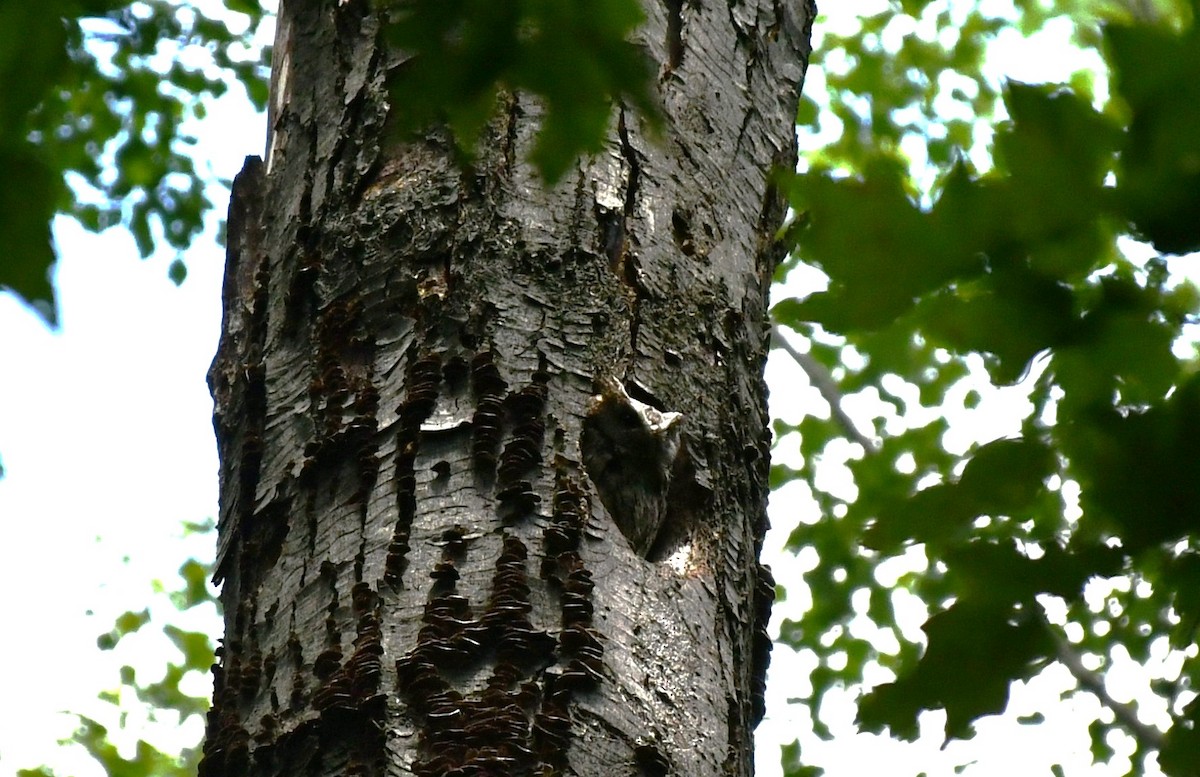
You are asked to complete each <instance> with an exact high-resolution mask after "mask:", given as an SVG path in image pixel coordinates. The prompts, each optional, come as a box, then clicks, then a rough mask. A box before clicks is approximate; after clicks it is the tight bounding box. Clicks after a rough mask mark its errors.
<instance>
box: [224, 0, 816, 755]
mask: <svg viewBox="0 0 1200 777" xmlns="http://www.w3.org/2000/svg"><path fill="white" fill-rule="evenodd" d="M363 8H364V4H363V3H362V2H360V1H358V0H350V2H345V3H342V2H333V0H323V1H322V2H315V1H313V0H305V1H301V0H291V1H290V2H284V3H283V4H282V7H281V9H280V12H279V34H278V38H277V45H276V48H275V62H274V73H273V78H272V83H273V86H272V90H273V95H272V100H271V102H272V107H273V116H272V119H271V124H272V127H271V132H270V135H269V139H268V153H267V161H266V162H265V163H264V162H260V161H259V160H258V159H257V158H251V159H248V160H247V164H246V167H245V169H244V170H243V171H242V173H241V174H240V175H239V176H238V178H237V180H236V181H235V184H234V192H233V198H232V201H231V205H230V216H229V241H228V245H229V250H228V266H227V268H226V280H225V291H224V305H225V320H224V326H223V333H222V339H221V344H220V348H219V350H218V353H217V357H216V359H215V361H214V363H213V368H212V371H211V374H210V383H211V385H212V389H213V395H214V398H215V402H216V411H215V426H216V429H217V436H218V440H219V448H220V456H221V512H220V523H219V526H220V550H219V553H218V565H217V576H218V578H221V579H223V580H224V587H223V589H222V593H221V599H222V602H223V604H224V609H225V624H226V636H225V640H224V644H223V647H222V649H221V651H220V664H219V666H218V667H216V668H215V669H214V672H215V675H216V688H215V694H214V701H213V708H212V711H211V713H210V716H209V723H208V736H207V740H206V744H205V749H204V754H205V755H204V761H203V763H202V765H201V774H202V775H204V777H216V776H217V775H230V776H231V775H289V776H290V775H297V774H312V775H327V774H371V775H382V774H409V773H413V774H416V775H422V776H423V777H434V776H435V775H436V776H439V777H440V776H442V775H559V774H578V775H604V776H605V777H609V776H610V775H637V774H643V775H666V774H677V775H687V776H688V777H691V776H693V775H696V776H700V777H704V776H705V775H747V774H750V773H751V772H752V729H753V725H754V723H755V722H756V721H757V719H758V718H759V717H760V716H761V714H762V684H763V677H764V672H765V668H766V661H767V656H768V652H769V649H770V642H769V640H768V639H767V637H766V631H765V628H766V618H767V614H768V611H769V608H770V600H771V597H772V592H773V588H772V584H771V582H770V577H769V574H767V573H766V572H765V570H763V569H761V568H760V567H759V565H758V563H757V556H758V550H759V545H760V543H761V540H762V536H763V532H764V530H765V509H764V508H765V501H766V496H767V473H768V444H769V433H768V424H767V421H768V419H767V413H766V404H765V388H764V384H763V379H762V368H763V362H764V357H765V349H766V345H767V330H766V327H765V322H766V320H765V308H766V295H767V290H768V286H769V284H770V282H771V276H772V271H773V268H774V266H775V262H776V261H777V260H778V259H779V258H780V247H779V245H778V243H777V242H776V240H775V237H774V236H775V233H776V230H777V229H778V227H779V225H780V223H781V220H782V217H783V214H784V207H785V206H784V203H783V200H782V197H781V196H780V195H779V193H778V192H776V191H775V189H774V188H773V187H772V185H771V179H770V177H769V171H770V169H771V168H772V166H780V167H782V168H785V169H786V168H788V167H790V166H791V165H792V164H793V162H794V154H795V145H794V129H793V123H794V116H795V110H796V101H797V98H798V93H799V82H800V80H801V77H802V74H803V66H804V62H805V61H806V56H805V55H806V52H807V40H808V26H809V24H810V21H811V14H812V9H811V8H804V7H800V6H798V5H797V4H794V3H784V2H782V0H774V1H772V0H741V1H740V2H738V1H737V0H729V2H728V3H726V2H720V3H718V2H714V1H713V0H703V2H701V1H700V0H696V1H694V2H688V3H684V2H682V0H666V1H665V2H661V3H660V2H651V3H649V4H648V8H647V13H648V15H649V22H648V24H647V25H646V27H645V28H644V30H643V31H642V32H641V35H642V36H643V38H642V42H643V43H644V44H645V45H646V47H647V49H648V50H649V51H650V52H651V54H652V55H653V56H655V57H656V59H657V61H658V62H659V63H661V69H660V75H661V78H660V89H661V93H662V99H663V103H664V106H665V111H666V115H667V118H668V132H667V135H666V137H665V138H664V139H662V140H659V141H654V140H650V139H648V138H647V136H646V135H645V134H644V133H643V132H642V131H641V129H640V128H639V125H638V122H637V120H636V117H634V116H632V115H630V114H628V113H626V112H623V111H620V110H617V111H616V115H615V117H614V120H613V126H612V133H611V137H610V142H609V145H608V150H607V152H606V153H603V154H601V155H599V156H597V157H596V158H593V159H590V160H584V161H583V162H581V163H580V164H579V166H578V168H577V170H576V171H575V172H574V173H573V174H569V175H568V179H569V180H567V181H566V182H564V183H563V184H561V185H559V186H557V187H554V188H551V189H547V188H546V187H544V186H543V185H542V184H541V183H540V182H539V180H538V178H537V175H536V173H535V172H534V170H533V169H532V168H531V167H530V166H529V165H528V164H527V162H526V152H527V150H528V148H529V146H530V144H531V141H532V138H533V135H534V133H535V131H536V129H537V127H538V122H539V113H540V111H539V107H538V106H537V105H536V104H534V103H533V102H532V101H530V100H529V99H527V98H525V97H523V96H521V95H517V96H510V97H507V98H505V100H504V101H503V105H502V106H501V108H500V113H499V115H498V118H497V119H496V120H495V121H493V123H492V124H491V125H490V129H489V131H488V134H487V136H486V137H485V138H484V140H483V142H482V145H481V147H480V149H479V153H478V157H477V158H476V159H475V160H474V163H473V167H471V168H470V169H469V170H464V169H463V168H462V167H461V166H459V165H458V163H457V162H456V159H455V154H454V152H453V149H452V144H451V143H450V141H449V140H448V138H447V137H446V136H445V134H444V133H443V132H440V131H431V132H429V133H428V134H427V135H426V136H425V137H424V139H423V140H421V141H417V142H410V141H406V142H403V143H401V142H399V141H397V140H396V139H395V136H394V134H389V132H388V129H387V126H388V121H387V114H388V94H387V75H388V70H389V67H391V66H392V65H394V64H395V63H396V62H397V61H399V55H397V54H395V53H394V52H389V51H388V50H387V49H386V48H384V47H383V45H382V44H381V42H380V40H379V36H378V31H379V29H378V22H377V21H376V19H375V18H374V17H372V16H371V15H370V14H369V13H366V12H365V11H364V10H363ZM677 414H678V415H677Z"/></svg>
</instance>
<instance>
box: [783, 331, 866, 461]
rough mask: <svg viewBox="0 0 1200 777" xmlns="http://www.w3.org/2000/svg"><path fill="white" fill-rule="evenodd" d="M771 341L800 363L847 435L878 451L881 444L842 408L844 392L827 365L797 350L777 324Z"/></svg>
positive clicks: (864, 447) (834, 418) (864, 448)
mask: <svg viewBox="0 0 1200 777" xmlns="http://www.w3.org/2000/svg"><path fill="white" fill-rule="evenodd" d="M771 343H772V344H773V345H774V346H776V347H777V348H780V349H782V350H783V351H784V352H786V353H787V355H788V356H791V357H792V358H793V359H794V360H795V361H796V364H799V365H800V369H802V370H804V374H805V375H807V376H808V382H809V383H811V384H812V385H813V387H814V388H815V389H816V390H817V391H819V392H820V393H821V397H822V398H823V399H824V400H825V401H826V402H828V403H829V413H830V415H831V416H832V417H833V420H834V421H836V422H837V424H838V426H840V427H842V431H844V432H845V433H846V436H847V437H849V438H850V439H851V440H853V441H854V442H856V443H858V444H859V445H861V446H862V447H863V450H864V451H866V452H867V453H875V452H877V451H878V450H879V445H878V444H877V443H876V442H875V441H874V440H872V439H871V438H869V437H867V436H866V435H865V434H863V433H862V432H860V431H859V430H858V427H857V426H855V425H854V421H852V420H851V419H850V416H848V415H846V411H845V410H843V409H842V392H841V391H839V390H838V386H837V382H836V381H834V379H833V376H831V375H830V374H829V370H827V369H825V365H823V364H821V363H820V362H819V361H817V360H816V359H814V358H813V357H812V355H811V354H807V353H801V352H800V351H797V350H796V348H795V347H794V346H793V345H792V344H791V343H789V342H788V341H787V338H786V337H784V336H783V333H782V332H780V331H779V327H777V326H773V327H771Z"/></svg>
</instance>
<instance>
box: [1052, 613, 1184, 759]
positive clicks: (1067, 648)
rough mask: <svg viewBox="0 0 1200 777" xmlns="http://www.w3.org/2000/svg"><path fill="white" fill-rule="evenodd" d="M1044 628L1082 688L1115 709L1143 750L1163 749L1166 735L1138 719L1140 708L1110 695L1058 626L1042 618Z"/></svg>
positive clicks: (1100, 679)
mask: <svg viewBox="0 0 1200 777" xmlns="http://www.w3.org/2000/svg"><path fill="white" fill-rule="evenodd" d="M1041 620H1042V625H1043V626H1045V627H1046V631H1047V632H1049V634H1050V638H1051V639H1052V640H1054V652H1055V653H1056V654H1057V656H1058V660H1059V662H1061V663H1062V665H1063V666H1065V667H1066V668H1067V671H1069V672H1070V673H1071V676H1073V677H1074V678H1075V680H1076V682H1078V683H1079V686H1080V687H1081V688H1083V689H1084V690H1085V691H1089V692H1090V693H1092V694H1093V695H1094V696H1095V697H1096V698H1097V699H1099V700H1100V703H1101V704H1103V705H1104V706H1105V707H1108V708H1109V709H1110V710H1112V713H1113V716H1114V717H1116V719H1117V723H1119V724H1120V725H1121V726H1122V727H1123V728H1124V729H1125V730H1127V731H1128V732H1129V733H1130V734H1132V735H1133V736H1134V738H1135V739H1137V741H1138V742H1139V744H1141V746H1142V747H1143V748H1146V749H1148V750H1161V749H1162V745H1163V736H1164V735H1163V732H1162V731H1159V730H1158V729H1157V728H1155V727H1154V726H1150V725H1147V724H1145V723H1143V722H1142V721H1141V720H1140V719H1139V718H1138V716H1137V705H1136V704H1126V703H1124V702H1119V701H1117V700H1116V699H1114V698H1113V697H1112V696H1110V695H1109V693H1108V689H1106V688H1105V687H1104V678H1103V677H1102V676H1101V675H1100V674H1099V673H1097V672H1093V671H1092V670H1090V669H1088V668H1087V667H1086V666H1084V665H1083V659H1082V658H1081V657H1080V655H1079V652H1078V651H1077V650H1076V649H1075V647H1074V646H1073V645H1072V644H1071V643H1070V642H1068V641H1067V639H1066V637H1064V636H1063V635H1062V634H1061V633H1059V630H1058V628H1057V627H1055V626H1054V624H1052V623H1050V621H1048V620H1046V618H1045V616H1042V618H1041Z"/></svg>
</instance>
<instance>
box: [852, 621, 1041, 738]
mask: <svg viewBox="0 0 1200 777" xmlns="http://www.w3.org/2000/svg"><path fill="white" fill-rule="evenodd" d="M922 630H923V631H924V632H925V633H926V635H927V636H928V639H929V643H928V648H927V649H926V651H925V655H924V656H922V657H921V661H920V663H919V664H918V665H917V668H916V670H915V671H914V672H912V673H910V674H907V675H905V676H902V677H901V678H900V679H899V680H897V681H896V682H895V683H886V684H884V685H880V686H877V687H876V688H874V689H872V690H871V691H870V692H869V693H868V694H867V695H866V696H865V697H864V698H863V700H862V701H861V703H860V704H859V712H858V723H859V725H860V726H861V727H862V728H863V729H864V730H866V731H874V732H878V731H881V730H883V729H884V728H888V729H890V730H891V732H892V734H893V735H894V736H897V737H899V738H901V739H906V740H912V739H915V738H916V736H917V734H918V733H919V729H918V726H917V716H918V714H919V713H920V712H921V711H922V710H926V709H944V710H945V711H946V738H947V739H951V738H958V739H968V738H970V737H971V736H973V729H972V724H973V722H974V721H975V720H977V719H978V718H980V717H982V716H983V715H989V714H995V713H999V712H1002V711H1003V710H1004V707H1005V705H1006V704H1007V703H1008V688H1009V684H1010V683H1011V682H1012V681H1013V680H1017V679H1022V678H1024V677H1027V676H1029V675H1030V674H1031V672H1032V670H1033V667H1034V664H1035V662H1036V661H1037V660H1038V659H1040V658H1042V657H1043V656H1045V655H1046V653H1047V651H1048V650H1052V646H1051V645H1050V644H1049V641H1048V638H1047V635H1046V633H1045V632H1044V631H1043V630H1042V629H1041V627H1040V626H1038V625H1037V624H1036V623H1034V622H1032V621H1030V620H1029V619H1014V617H1013V613H1011V612H1010V611H1008V610H1007V609H1006V608H997V607H994V606H992V605H987V604H981V603H978V602H971V601H968V600H965V599H964V600H960V601H958V602H956V603H955V604H954V605H953V606H952V607H950V608H949V609H948V610H946V611H945V612H942V613H939V614H937V615H934V616H933V617H932V618H930V619H929V620H928V621H927V622H926V623H925V625H924V626H922ZM964 678H970V681H969V682H967V681H965V680H964Z"/></svg>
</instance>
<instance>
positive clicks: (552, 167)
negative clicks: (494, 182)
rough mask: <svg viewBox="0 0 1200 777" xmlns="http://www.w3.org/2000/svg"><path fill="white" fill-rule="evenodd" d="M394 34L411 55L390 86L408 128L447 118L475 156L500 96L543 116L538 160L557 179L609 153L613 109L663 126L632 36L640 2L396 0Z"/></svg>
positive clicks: (647, 64) (535, 151) (392, 20)
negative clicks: (583, 159)
mask: <svg viewBox="0 0 1200 777" xmlns="http://www.w3.org/2000/svg"><path fill="white" fill-rule="evenodd" d="M384 7H385V8H386V9H387V10H388V11H389V22H388V27H387V36H388V38H389V40H390V41H391V42H392V43H393V44H394V45H395V46H396V47H398V48H399V49H400V50H402V51H403V52H405V54H406V58H405V60H404V63H403V64H402V65H401V66H400V67H399V68H398V69H397V70H396V72H395V73H394V74H393V75H392V81H391V87H392V90H393V92H394V93H395V95H396V104H397V105H401V106H403V110H400V111H398V112H397V113H398V116H399V120H400V122H401V123H402V124H401V126H402V129H403V130H407V131H414V130H420V129H423V128H425V127H426V126H428V125H429V124H430V123H432V122H434V121H444V122H446V123H447V124H448V125H449V126H450V128H451V129H452V130H454V133H455V136H456V137H457V138H459V140H460V143H461V145H462V147H463V150H464V151H466V152H468V153H469V152H470V149H471V147H472V145H473V144H474V141H475V139H476V137H477V136H478V135H479V133H480V131H481V130H482V128H483V127H484V125H485V124H486V123H487V121H488V120H489V119H490V118H491V117H492V115H493V113H494V112H495V109H496V106H497V101H498V99H499V98H500V96H501V95H509V96H511V95H514V94H516V93H518V92H520V93H522V94H524V95H529V96H532V97H533V98H535V99H536V100H538V101H539V103H540V108H539V110H542V111H544V113H543V115H542V120H541V127H540V129H539V133H538V137H537V140H536V142H535V144H534V147H533V150H532V160H531V161H532V162H533V163H534V164H535V165H536V166H537V168H538V169H539V170H540V171H541V173H542V175H543V176H544V177H545V179H546V180H547V181H550V182H554V181H557V180H559V179H560V178H561V177H562V175H563V174H564V173H565V172H566V171H567V169H568V167H569V166H570V165H572V164H573V163H574V161H575V160H576V158H577V157H578V156H579V155H580V154H585V153H594V152H597V151H599V150H601V147H602V143H603V140H604V137H605V132H606V130H607V129H608V127H609V122H610V119H611V115H612V106H613V104H614V103H619V104H626V105H628V106H629V107H631V108H636V109H638V110H639V111H640V112H641V114H642V116H643V117H644V118H645V119H646V120H647V121H648V122H649V123H650V124H651V126H657V123H658V122H659V120H660V110H659V106H658V104H657V102H656V101H655V98H654V95H653V92H652V91H651V87H652V83H653V82H652V80H651V74H652V70H651V66H650V59H649V57H648V56H647V55H646V53H645V52H644V51H643V50H642V49H641V48H640V47H639V46H638V45H636V44H634V43H632V42H630V37H631V35H632V33H633V32H634V30H635V29H636V28H637V26H638V25H639V24H640V23H641V22H642V20H643V13H642V9H641V5H640V3H638V2H637V0H577V1H576V2H569V3H567V2H561V0H514V1H513V2H503V3H497V2H489V1H488V0H391V2H390V3H387V4H386V5H385V6H384Z"/></svg>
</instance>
